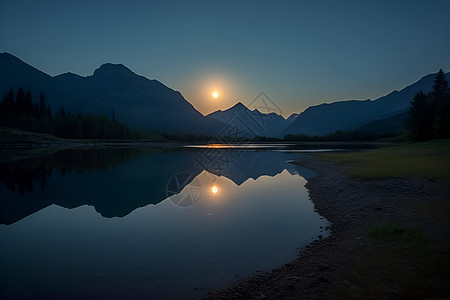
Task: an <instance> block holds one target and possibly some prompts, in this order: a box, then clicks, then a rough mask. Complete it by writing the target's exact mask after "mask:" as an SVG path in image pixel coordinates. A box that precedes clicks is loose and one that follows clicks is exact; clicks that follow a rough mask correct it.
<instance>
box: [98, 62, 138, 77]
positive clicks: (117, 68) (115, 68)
mask: <svg viewBox="0 0 450 300" xmlns="http://www.w3.org/2000/svg"><path fill="white" fill-rule="evenodd" d="M94 76H96V77H100V76H101V77H103V76H108V77H110V76H114V77H131V76H137V75H136V74H135V73H133V71H131V70H130V69H128V68H127V67H125V66H124V65H122V64H112V63H106V64H103V65H101V66H100V68H98V69H97V70H95V71H94Z"/></svg>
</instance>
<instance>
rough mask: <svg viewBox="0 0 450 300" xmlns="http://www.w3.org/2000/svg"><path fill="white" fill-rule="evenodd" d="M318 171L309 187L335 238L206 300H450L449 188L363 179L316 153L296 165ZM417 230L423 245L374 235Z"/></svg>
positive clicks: (426, 182) (439, 183)
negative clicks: (393, 228)
mask: <svg viewBox="0 0 450 300" xmlns="http://www.w3.org/2000/svg"><path fill="white" fill-rule="evenodd" d="M297 164H300V165H301V166H303V167H307V168H310V169H313V170H315V171H317V173H318V175H317V176H316V177H314V178H311V179H309V181H308V183H307V185H306V187H307V188H308V190H309V194H310V197H311V199H312V200H313V202H314V204H315V208H316V209H317V211H318V212H319V213H320V214H321V215H322V216H324V217H326V218H327V219H328V220H329V221H330V222H332V226H331V232H332V234H331V235H330V236H329V237H327V238H325V239H319V240H317V241H315V242H314V243H312V244H311V245H309V246H306V247H305V248H304V249H302V250H301V251H300V253H299V257H298V258H297V259H296V260H294V261H292V262H290V263H288V264H285V265H283V266H281V267H279V268H277V269H274V270H272V271H270V272H268V273H264V274H259V275H255V276H253V277H250V278H246V279H244V280H242V281H241V282H239V283H238V284H235V285H232V286H229V287H227V288H225V289H223V290H218V291H212V292H210V293H209V294H208V295H207V297H206V298H207V299H264V298H266V299H274V298H275V299H276V298H280V299H299V298H300V299H303V298H306V299H324V298H333V299H334V298H342V299H347V298H366V299H367V298H374V299H379V298H385V299H401V298H420V299H422V298H427V297H450V288H449V287H448V285H447V283H448V282H450V226H449V225H450V224H449V220H450V217H449V209H450V204H449V202H450V188H449V186H448V183H446V182H442V181H437V180H430V179H423V178H413V179H411V178H408V179H407V178H393V179H387V180H357V179H352V178H349V177H348V176H347V175H346V174H345V172H344V168H345V165H343V164H337V163H330V162H324V161H321V160H319V159H317V157H316V156H314V155H311V156H309V157H306V158H304V159H302V160H301V161H298V162H297ZM383 222H390V223H396V224H400V225H402V226H406V227H410V228H419V230H420V231H421V232H423V240H421V241H418V242H417V241H416V242H407V241H405V240H403V239H401V237H392V238H391V239H388V240H378V239H375V238H373V237H371V236H369V233H368V232H369V228H371V227H372V226H373V225H375V224H380V223H383Z"/></svg>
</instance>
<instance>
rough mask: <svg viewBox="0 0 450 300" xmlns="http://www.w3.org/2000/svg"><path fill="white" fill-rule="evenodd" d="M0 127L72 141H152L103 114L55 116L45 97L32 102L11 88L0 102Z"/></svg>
mask: <svg viewBox="0 0 450 300" xmlns="http://www.w3.org/2000/svg"><path fill="white" fill-rule="evenodd" d="M0 126H5V127H12V128H18V129H23V130H28V131H33V132H41V133H49V134H53V135H55V136H57V137H61V138H71V139H125V140H129V139H132V140H137V139H148V138H152V136H153V135H152V133H150V132H148V131H143V130H136V129H133V128H131V127H130V126H128V125H126V124H123V123H121V122H117V121H115V117H114V110H113V118H112V120H111V119H109V118H107V117H106V116H105V115H92V114H83V113H81V112H78V113H75V114H74V113H71V112H70V111H65V110H64V108H62V109H61V110H59V111H58V112H57V113H56V114H55V115H53V114H52V111H51V108H50V106H48V105H46V102H45V95H44V94H43V93H40V95H39V101H36V102H35V101H33V95H32V93H31V91H27V92H25V91H24V90H23V88H19V90H18V91H17V93H16V94H14V91H13V90H12V89H11V90H10V91H9V92H8V93H7V94H6V95H4V97H3V100H2V102H0Z"/></svg>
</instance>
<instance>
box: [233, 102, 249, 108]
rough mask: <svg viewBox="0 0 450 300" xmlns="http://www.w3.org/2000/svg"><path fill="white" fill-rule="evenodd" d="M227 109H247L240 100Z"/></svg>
mask: <svg viewBox="0 0 450 300" xmlns="http://www.w3.org/2000/svg"><path fill="white" fill-rule="evenodd" d="M229 109H248V108H247V106H245V105H244V104H242V102H240V101H239V102H238V103H236V104H235V105H233V107H231V108H229Z"/></svg>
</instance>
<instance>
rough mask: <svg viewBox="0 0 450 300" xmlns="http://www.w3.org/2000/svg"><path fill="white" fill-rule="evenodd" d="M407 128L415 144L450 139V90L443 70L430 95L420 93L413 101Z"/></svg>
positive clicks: (438, 75) (437, 76)
mask: <svg viewBox="0 0 450 300" xmlns="http://www.w3.org/2000/svg"><path fill="white" fill-rule="evenodd" d="M407 128H408V130H409V132H410V134H411V139H412V140H413V141H415V142H419V141H427V140H431V139H438V138H448V137H450V90H449V87H448V81H447V80H446V79H445V73H444V71H443V70H442V69H440V70H439V72H438V73H437V74H436V77H435V78H434V85H433V90H432V92H431V93H429V94H424V93H423V92H422V91H420V92H418V93H417V94H416V95H415V96H414V99H413V100H412V101H411V108H410V110H409V116H408V119H407Z"/></svg>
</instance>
